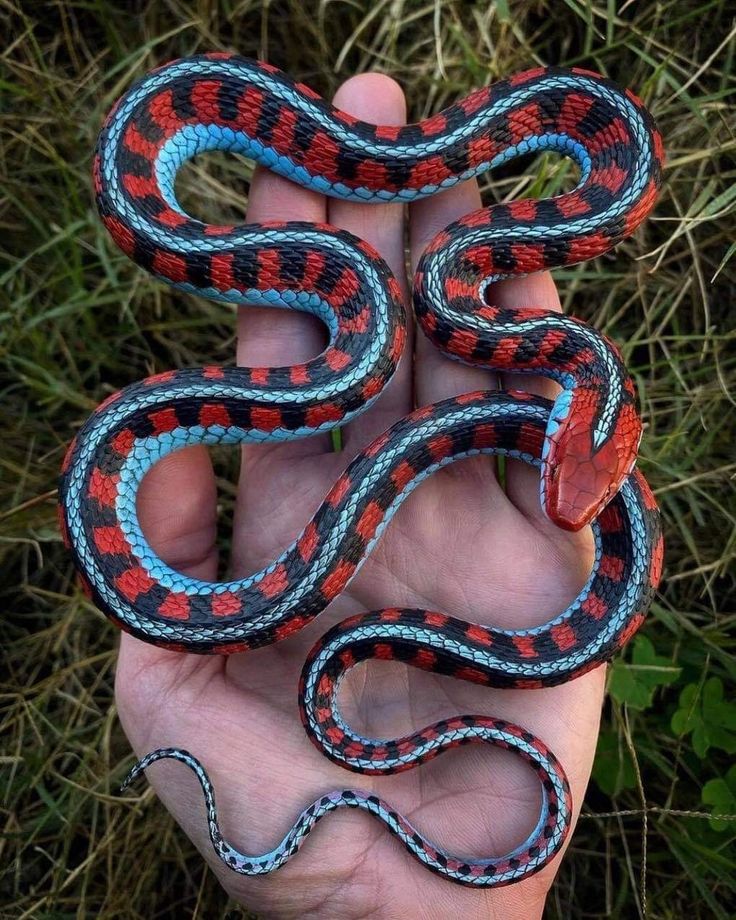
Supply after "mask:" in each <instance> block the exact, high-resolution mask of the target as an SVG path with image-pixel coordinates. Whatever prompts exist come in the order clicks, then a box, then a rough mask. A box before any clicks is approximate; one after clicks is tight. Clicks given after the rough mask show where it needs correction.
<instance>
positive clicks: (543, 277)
mask: <svg viewBox="0 0 736 920" xmlns="http://www.w3.org/2000/svg"><path fill="white" fill-rule="evenodd" d="M487 298H488V302H489V303H491V304H493V306H498V307H503V308H511V309H513V308H515V307H535V308H538V309H539V310H554V311H555V312H561V311H562V307H561V305H560V298H559V294H558V293H557V288H556V286H555V283H554V281H553V279H552V275H551V274H550V273H549V272H539V273H537V274H534V275H527V276H526V277H524V278H510V279H508V280H506V281H499V282H497V283H496V284H494V285H491V286H490V287H489V289H488V293H487ZM500 385H501V387H502V388H503V389H504V390H523V391H524V392H525V393H535V394H536V395H537V396H544V397H546V398H547V399H554V398H555V396H556V395H557V394H558V393H559V391H560V387H559V385H558V384H557V383H555V381H554V380H551V379H550V378H548V377H541V376H538V375H536V374H511V373H508V372H505V373H503V374H501V375H500ZM539 477H540V473H539V470H538V469H535V468H534V467H533V466H530V465H529V464H528V463H522V462H521V461H516V460H512V461H509V463H508V465H507V468H506V494H507V495H508V497H509V498H510V499H511V501H512V502H513V504H514V505H515V507H516V508H518V509H519V511H521V512H522V513H523V514H524V515H525V516H526V517H528V518H530V519H532V520H534V521H535V522H538V523H542V524H544V523H549V525H550V527H553V526H554V525H552V524H551V522H549V521H548V519H547V517H546V515H545V514H544V511H543V510H542V505H541V502H540V498H539V481H540V480H539Z"/></svg>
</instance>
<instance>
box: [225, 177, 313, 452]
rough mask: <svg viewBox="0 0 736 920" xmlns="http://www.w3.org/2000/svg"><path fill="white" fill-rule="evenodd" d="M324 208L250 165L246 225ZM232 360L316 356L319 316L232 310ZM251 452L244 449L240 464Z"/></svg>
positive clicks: (305, 443) (298, 447)
mask: <svg viewBox="0 0 736 920" xmlns="http://www.w3.org/2000/svg"><path fill="white" fill-rule="evenodd" d="M326 216H327V208H326V203H325V199H324V197H323V196H322V195H318V194H317V193H316V192H312V191H310V190H309V189H305V188H301V187H300V186H298V185H295V184H294V183H293V182H289V181H288V180H287V179H284V178H282V177H281V176H277V175H275V174H274V173H272V172H269V170H267V169H263V168H261V167H260V166H259V167H257V168H256V170H255V173H254V175H253V181H252V183H251V188H250V195H249V199H248V211H247V220H248V223H262V222H264V221H274V220H275V221H279V220H303V221H309V222H311V223H323V222H324V221H325V220H326ZM237 326H238V347H237V363H238V364H239V365H243V366H246V367H275V366H280V365H290V364H301V363H302V362H304V361H308V360H309V359H310V358H314V357H316V356H317V355H318V354H319V353H320V352H321V351H322V350H323V349H324V347H325V346H326V345H327V341H328V336H327V330H326V328H325V326H324V325H323V323H322V322H320V320H318V319H317V318H316V317H314V316H310V315H308V314H306V313H300V312H298V311H296V310H294V311H292V310H281V309H275V308H273V307H253V306H245V307H242V308H241V309H239V310H238V323H237ZM330 443H331V442H330V438H329V437H328V436H325V435H318V436H316V437H313V438H302V439H300V440H297V441H288V442H286V443H284V444H269V445H267V446H266V447H265V449H264V448H262V447H258V448H257V449H256V450H257V451H258V452H259V455H260V456H261V457H262V456H263V454H264V453H267V454H268V456H269V458H273V459H274V460H282V459H288V458H293V457H301V456H308V455H313V454H315V453H321V452H324V451H326V450H329V449H330ZM252 456H256V454H255V452H253V451H251V450H250V448H246V449H245V451H244V457H245V462H244V466H247V465H248V462H249V458H250V457H252Z"/></svg>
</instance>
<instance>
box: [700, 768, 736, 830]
mask: <svg viewBox="0 0 736 920" xmlns="http://www.w3.org/2000/svg"><path fill="white" fill-rule="evenodd" d="M702 799H703V802H705V804H706V805H712V806H713V808H712V811H713V814H716V815H735V816H736V764H734V765H733V766H732V767H731V769H730V770H729V771H728V773H727V774H726V775H725V777H724V778H723V779H710V780H708V782H707V783H706V784H705V785H704V786H703V792H702ZM710 826H711V827H712V828H713V830H714V831H725V830H728V829H729V827H730V828H732V829H733V827H734V826H735V825H734V822H733V821H723V820H721V819H719V818H711V819H710Z"/></svg>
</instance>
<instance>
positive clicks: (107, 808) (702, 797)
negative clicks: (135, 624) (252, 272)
mask: <svg viewBox="0 0 736 920" xmlns="http://www.w3.org/2000/svg"><path fill="white" fill-rule="evenodd" d="M131 8H132V10H133V12H132V14H131ZM728 10H729V4H728V3H727V2H726V0H656V2H655V0H640V2H636V3H634V2H631V0H629V2H625V3H622V4H617V3H615V2H613V0H608V2H603V0H600V2H597V3H595V4H591V3H588V2H584V0H565V2H564V3H562V2H555V3H552V2H541V0H534V2H532V0H518V2H515V3H510V2H508V0H504V2H501V0H498V2H495V3H487V2H478V3H471V2H442V0H437V2H429V0H427V2H421V0H420V2H409V0H378V2H374V3H373V2H371V3H369V2H359V0H355V2H352V3H348V2H332V3H327V2H319V3H311V2H307V3H300V2H298V0H279V2H273V3H269V2H266V0H262V2H259V0H241V2H239V3H234V2H222V3H219V4H216V3H214V2H210V0H200V2H198V3H196V4H187V3H184V2H183V0H168V2H166V3H145V2H137V3H135V4H133V5H128V4H114V3H111V2H109V0H76V2H71V0H58V2H55V3H48V4H21V3H20V2H17V0H16V2H15V3H14V2H13V0H5V2H4V3H2V4H0V17H2V20H3V21H2V23H1V34H3V35H4V36H5V41H4V50H3V52H2V65H3V66H2V76H1V77H0V80H1V81H2V82H1V83H0V92H1V93H2V103H1V105H0V117H2V132H0V173H1V175H2V192H1V195H2V198H1V200H0V228H1V230H2V247H3V256H2V264H0V277H1V278H2V291H3V293H2V295H1V296H2V301H1V306H0V309H1V311H2V322H1V323H0V353H1V355H2V403H1V405H2V414H3V421H2V429H1V430H2V450H1V451H0V458H1V463H2V467H1V469H2V474H1V478H0V492H1V501H0V561H1V564H2V570H3V576H4V577H3V579H2V586H1V591H2V622H1V627H0V628H1V629H2V636H1V637H0V647H1V648H2V656H3V659H4V661H3V666H2V678H1V683H0V706H1V709H0V738H2V749H1V753H0V767H1V770H0V785H1V788H2V803H3V804H2V825H3V838H2V842H1V843H0V846H1V847H2V849H1V850H0V867H2V868H1V869H0V915H1V916H3V917H12V918H20V917H34V918H45V920H52V918H53V920H57V918H58V920H60V918H67V917H84V916H100V917H103V918H112V917H116V918H118V917H122V918H138V917H146V918H151V917H157V918H158V917H174V916H176V917H182V916H187V917H216V916H228V917H238V916H245V915H244V914H243V913H242V911H241V910H240V909H239V908H237V907H236V905H233V904H228V903H227V899H226V897H225V896H224V895H223V894H222V892H221V891H220V889H219V888H218V886H217V884H216V882H215V881H214V879H213V877H212V876H211V875H210V873H209V872H208V871H207V870H206V869H205V868H204V866H203V864H202V861H201V859H200V858H199V856H198V855H197V854H196V853H195V852H194V850H193V847H192V846H190V844H189V843H188V841H187V840H186V839H185V838H184V837H183V835H182V834H181V833H179V832H178V831H177V830H176V828H175V826H174V825H173V822H172V821H171V819H169V817H168V816H167V815H166V814H165V813H164V811H163V809H162V808H161V807H151V808H149V809H148V810H147V817H146V820H145V821H144V820H141V818H140V815H139V813H138V810H137V809H133V808H132V807H131V806H130V805H129V804H128V803H126V802H124V801H121V800H119V799H118V798H117V794H116V790H117V786H118V783H119V781H120V779H121V778H122V776H123V774H124V773H125V771H126V769H127V767H128V766H129V764H130V762H131V755H130V750H129V747H128V744H127V742H126V741H125V738H124V737H123V735H122V732H121V729H120V727H119V725H118V722H117V719H116V714H115V708H114V703H113V670H114V665H115V646H116V634H115V631H114V629H113V628H112V627H111V626H110V625H109V624H108V623H107V621H105V620H104V619H103V618H102V617H101V616H100V615H99V614H98V613H97V612H96V611H95V610H94V609H93V608H92V607H91V606H90V605H89V604H88V602H87V601H86V600H85V599H84V597H83V595H82V594H81V593H80V592H79V591H78V590H77V588H76V587H75V583H74V579H73V574H72V571H71V566H70V563H69V558H68V556H67V554H66V553H65V552H64V550H63V548H62V546H61V542H60V538H59V534H58V532H57V529H56V523H55V485H56V475H57V471H58V468H59V464H60V462H61V458H62V454H63V451H64V448H65V444H66V442H67V441H68V440H69V439H70V437H71V435H72V433H73V432H74V430H75V429H76V428H77V427H78V426H79V425H80V424H81V422H82V421H83V420H84V418H85V417H86V416H87V414H88V413H89V412H90V411H91V410H92V408H93V407H94V406H95V405H96V404H97V403H98V402H99V401H100V400H101V399H102V398H103V397H104V396H106V395H107V394H108V393H109V392H111V391H112V390H113V389H117V388H118V387H120V386H121V385H124V384H126V383H128V382H130V381H133V380H136V379H139V378H140V377H143V376H144V375H146V374H149V373H152V372H154V371H158V370H164V369H168V368H171V367H179V366H182V365H186V364H199V363H217V362H219V363H226V362H228V361H230V360H231V357H232V354H233V326H234V324H233V316H232V313H231V311H230V309H229V308H227V307H226V306H223V305H218V304H213V303H209V302H204V301H199V300H195V299H194V298H192V297H187V296H183V295H181V294H177V293H174V292H172V291H170V290H168V289H166V288H165V287H164V286H162V285H160V284H157V283H156V282H154V281H152V280H151V279H150V278H148V277H147V276H146V275H145V274H144V273H143V272H141V271H139V270H137V269H136V268H135V267H133V266H132V265H131V264H130V263H129V262H128V261H127V260H126V259H125V257H124V256H122V255H121V254H120V253H119V252H117V250H115V249H114V247H113V245H112V244H111V243H110V241H109V240H108V239H107V238H106V236H105V234H104V232H103V230H102V229H101V226H100V223H99V221H98V219H97V217H96V215H95V212H94V209H93V205H92V199H91V194H90V178H89V175H90V155H91V152H92V148H93V144H94V139H95V135H96V132H97V130H98V128H99V125H100V123H101V120H102V117H103V114H104V113H105V112H106V110H107V109H108V108H109V106H110V104H111V103H112V101H113V99H114V98H115V97H116V96H117V95H118V94H119V93H120V92H121V91H122V90H123V89H124V88H125V87H127V86H128V85H129V84H130V82H131V81H132V80H133V79H134V78H135V77H137V76H139V75H141V74H143V73H144V72H145V71H147V70H148V69H149V68H151V67H153V66H154V65H156V64H159V63H161V62H163V61H166V60H168V59H170V58H172V57H177V56H180V55H183V54H191V53H193V52H195V51H199V50H204V49H214V48H228V49H237V50H238V51H240V52H241V53H243V54H246V55H251V56H255V55H257V56H260V57H263V58H267V59H268V60H270V61H271V62H273V63H275V64H277V65H279V66H281V67H282V68H284V69H285V70H287V71H288V72H289V73H291V74H292V75H294V76H295V77H297V78H299V79H301V80H304V81H306V82H307V83H309V84H310V85H312V86H313V87H315V88H316V89H317V90H319V91H321V92H323V93H325V94H330V93H332V92H333V91H334V90H335V88H336V86H337V85H338V83H339V82H340V81H341V80H342V79H344V78H345V77H347V76H349V75H350V74H353V73H355V72H360V71H364V70H368V69H378V70H382V71H385V72H387V73H390V74H391V75H393V76H394V77H396V78H397V79H398V80H399V81H401V83H402V85H403V86H404V87H405V89H406V92H407V95H408V99H409V102H410V112H411V115H412V117H415V118H418V117H421V116H424V115H427V114H428V113H431V112H435V111H438V110H439V109H440V108H441V107H443V106H444V105H445V104H447V103H449V102H451V101H452V100H455V99H456V98H458V97H459V96H461V95H462V94H464V93H466V92H467V91H468V90H469V89H470V88H472V87H474V86H477V85H479V84H482V83H485V82H489V81H492V80H494V79H497V78H498V77H500V76H502V75H505V74H508V73H510V72H513V71H517V70H520V69H523V68H525V67H529V66H534V65H536V64H552V63H562V64H567V65H572V64H579V65H581V66H586V67H590V68H592V69H595V70H598V71H601V72H603V73H606V74H608V75H610V76H611V77H613V78H615V79H618V80H619V81H620V82H623V83H626V84H628V85H630V86H631V87H632V88H634V89H635V90H636V91H637V92H638V93H639V94H640V95H641V96H642V97H643V98H644V99H645V100H646V102H647V103H648V105H649V106H650V107H651V109H652V111H653V112H654V114H655V116H656V118H657V119H658V121H659V124H660V127H661V129H662V132H663V134H664V137H665V143H666V147H667V151H668V157H669V159H668V165H667V168H666V172H665V188H664V191H663V194H662V197H661V199H660V202H659V205H658V207H657V210H656V214H655V216H654V217H653V218H652V219H650V220H649V221H648V223H647V224H646V226H645V227H644V228H643V229H642V230H640V231H639V232H638V233H637V235H636V238H635V239H633V240H629V241H628V242H626V243H625V244H624V245H622V246H621V247H620V248H619V250H618V251H617V252H616V253H615V254H614V255H610V256H607V257H605V258H602V259H600V260H598V261H597V262H595V263H594V264H586V265H583V266H580V267H577V268H572V269H568V270H565V271H559V272H558V273H557V278H558V280H559V282H560V285H561V288H562V291H563V301H564V304H565V308H566V309H567V310H572V311H575V312H576V313H577V314H579V315H580V316H582V317H584V318H586V319H587V320H589V321H591V322H593V323H594V324H595V325H596V326H597V327H598V328H600V329H602V330H604V331H605V332H606V333H608V334H609V335H611V336H612V337H613V338H615V339H616V340H617V341H618V342H620V343H622V345H623V348H624V352H625V356H626V359H627V361H628V363H629V366H630V367H631V368H632V370H633V372H634V374H635V376H636V379H637V382H638V385H639V390H640V396H641V400H642V406H643V411H644V417H645V422H646V433H645V438H644V444H643V452H642V460H641V463H642V466H643V468H644V469H645V471H646V473H647V475H648V477H649V479H650V481H651V482H652V484H653V486H654V487H655V489H656V491H657V495H658V498H659V501H660V503H661V506H662V511H663V515H664V520H665V526H666V539H667V557H666V571H665V581H664V585H663V588H662V591H661V593H660V595H659V596H658V598H657V600H656V602H655V604H654V607H653V610H652V613H651V616H650V618H649V620H648V623H647V625H646V626H645V628H644V631H643V638H642V639H639V640H638V641H637V642H636V643H635V644H633V645H632V646H630V647H629V648H628V649H627V651H626V652H625V654H624V655H623V657H622V658H621V659H620V660H619V661H618V662H617V663H616V665H615V666H614V667H613V668H612V669H611V676H610V689H611V695H610V697H609V701H608V703H607V704H606V709H605V714H604V726H603V733H602V736H601V743H600V749H599V756H598V759H597V762H596V768H595V772H594V780H593V781H592V782H591V785H590V788H589V791H588V796H587V798H586V802H585V806H584V812H585V817H584V818H583V819H582V820H581V822H580V825H579V828H578V831H577V833H576V835H575V838H574V840H573V844H572V847H571V850H570V854H569V856H568V858H567V859H566V860H565V862H564V865H563V867H562V870H561V872H560V874H559V878H558V881H557V883H556V885H555V888H554V891H553V893H552V895H551V897H550V899H549V909H548V915H549V917H553V918H567V917H575V918H578V917H580V918H583V917H585V918H591V917H603V916H611V917H616V918H630V917H637V916H644V915H645V914H647V915H648V916H650V917H652V918H663V920H664V918H675V917H677V918H680V917H683V916H688V917H691V918H693V920H695V918H701V917H702V918H705V917H708V918H728V917H731V916H733V909H734V905H735V904H736V882H735V881H734V879H736V873H735V871H734V870H735V869H736V852H735V849H734V840H735V839H736V822H734V820H733V818H734V814H736V769H733V768H732V769H731V772H730V774H729V772H728V771H729V768H730V767H731V763H732V755H733V754H734V752H736V732H734V731H733V729H736V705H734V704H733V702H732V700H733V699H734V694H733V688H734V675H735V673H736V655H735V653H736V647H735V646H736V643H735V641H734V630H733V626H734V620H735V619H736V577H735V573H736V566H735V565H734V556H735V555H736V494H735V489H734V474H735V473H736V459H735V456H734V452H733V441H734V434H735V433H736V425H734V417H735V415H736V412H735V410H734V402H735V399H734V397H735V395H736V347H734V346H735V345H736V342H735V333H734V329H735V328H736V315H735V314H736V310H735V309H734V304H736V279H735V277H734V264H735V263H736V253H734V243H733V240H734V238H735V237H736V234H735V233H734V227H735V221H734V204H735V203H736V182H735V179H736V157H735V156H734V154H735V153H736V132H735V131H734V128H735V127H736V118H735V117H734V113H735V111H736V107H735V106H734V102H735V101H736V100H735V96H734V93H735V90H736V81H735V80H734V75H733V65H734V56H735V55H736V32H735V31H734V22H733V20H732V19H731V18H729V15H730V16H732V15H733V7H730V10H731V13H730V14H729V12H728ZM294 36H299V39H298V40H295V39H294ZM247 178H248V169H247V167H246V166H245V165H244V164H243V163H242V162H239V161H237V160H235V159H234V158H225V157H222V158H218V157H215V156H213V157H211V158H208V159H206V161H205V162H203V163H198V164H196V165H194V166H190V167H188V169H187V174H186V176H185V177H184V179H183V181H182V195H183V198H184V200H185V201H186V202H189V203H190V204H191V206H192V208H193V209H194V210H196V211H197V212H198V213H200V214H204V213H206V214H207V215H208V216H210V217H214V216H216V215H219V216H223V214H226V213H227V214H230V215H231V216H235V217H242V213H243V202H244V196H245V193H246V192H247ZM570 178H571V173H570V172H568V169H567V165H566V164H565V163H564V162H561V161H559V160H554V159H552V158H546V159H543V160H542V161H538V162H536V163H534V164H532V166H531V167H529V168H527V169H526V170H525V171H524V172H522V171H520V169H518V168H515V169H513V170H512V169H506V170H505V171H504V172H503V173H501V174H500V175H497V176H495V177H494V180H493V182H491V180H490V179H486V180H484V195H485V200H486V201H487V202H491V201H494V200H501V199H507V198H511V197H514V196H520V195H531V194H533V195H544V194H550V193H553V192H554V191H556V190H558V189H559V188H561V187H565V186H566V185H568V186H569V183H570ZM195 188H197V194H196V195H195V193H194V190H195ZM219 462H220V470H221V474H222V475H221V494H222V498H223V509H224V511H223V521H224V523H223V527H222V532H223V539H226V534H227V508H228V506H229V502H230V499H231V497H232V486H231V485H230V483H232V482H233V479H232V474H233V467H232V456H231V455H228V456H227V457H224V458H220V461H219ZM721 691H724V694H725V695H724V698H723V699H720V697H719V693H720V692H721ZM724 700H725V701H724ZM710 813H718V814H725V815H727V816H728V817H729V819H724V820H720V821H719V820H713V819H710V818H709V814H710Z"/></svg>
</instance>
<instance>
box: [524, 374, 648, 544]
mask: <svg viewBox="0 0 736 920" xmlns="http://www.w3.org/2000/svg"><path fill="white" fill-rule="evenodd" d="M598 397H599V394H598V392H596V391H594V390H591V389H587V388H585V387H576V388H575V389H574V390H573V391H570V390H565V391H563V392H562V393H561V394H560V396H559V397H558V398H557V400H556V401H555V404H554V407H553V409H552V414H551V416H550V420H549V424H548V427H547V435H546V438H545V447H544V453H543V456H542V504H543V506H544V509H545V511H546V513H547V516H548V517H549V518H550V520H552V521H553V522H554V523H555V524H556V525H557V526H558V527H562V528H563V529H564V530H580V529H581V528H582V527H584V526H585V525H586V524H589V523H590V522H591V521H592V520H593V519H594V518H595V517H597V516H598V514H600V512H601V511H602V510H603V508H605V506H606V505H607V504H608V502H609V501H610V500H611V499H612V498H613V497H614V495H615V494H616V493H617V492H618V490H619V489H620V488H621V485H622V484H623V482H624V480H625V479H626V477H627V476H628V475H629V473H630V472H631V470H632V469H633V467H634V463H635V462H636V454H637V450H638V447H639V441H640V439H641V431H642V428H641V420H640V419H639V416H638V414H637V412H636V409H635V407H634V405H633V404H632V403H624V404H623V405H622V406H621V407H620V408H619V412H618V416H617V418H616V421H615V423H614V424H613V426H612V428H611V430H610V432H609V433H608V434H607V436H606V437H604V438H602V439H600V436H599V441H600V443H598V444H596V432H597V427H596V426H597V425H598V423H599V417H600V416H599V399H598Z"/></svg>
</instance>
